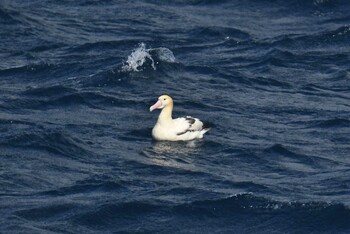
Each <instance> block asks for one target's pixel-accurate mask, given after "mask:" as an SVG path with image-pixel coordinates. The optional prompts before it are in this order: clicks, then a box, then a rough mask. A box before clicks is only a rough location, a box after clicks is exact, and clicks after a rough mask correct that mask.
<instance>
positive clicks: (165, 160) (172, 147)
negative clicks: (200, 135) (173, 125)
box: [143, 140, 202, 170]
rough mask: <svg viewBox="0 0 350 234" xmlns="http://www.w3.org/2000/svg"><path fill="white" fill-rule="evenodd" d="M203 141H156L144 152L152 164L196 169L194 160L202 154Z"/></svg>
mask: <svg viewBox="0 0 350 234" xmlns="http://www.w3.org/2000/svg"><path fill="white" fill-rule="evenodd" d="M201 145H202V142H201V141H197V140H196V141H188V142H168V141H160V142H155V143H154V144H153V145H152V147H150V148H148V149H146V150H144V151H143V154H144V155H145V156H146V157H147V158H148V160H150V162H151V163H152V164H155V165H158V166H167V167H175V168H182V169H186V170H193V169H195V165H194V164H193V161H194V160H195V159H196V156H198V155H199V154H200V146H201Z"/></svg>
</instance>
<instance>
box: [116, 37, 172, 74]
mask: <svg viewBox="0 0 350 234" xmlns="http://www.w3.org/2000/svg"><path fill="white" fill-rule="evenodd" d="M146 61H149V62H150V66H151V67H152V69H153V70H156V69H157V67H156V64H158V61H164V62H175V57H174V54H173V52H172V51H171V50H169V49H168V48H165V47H160V48H151V49H146V45H145V43H140V44H139V46H138V47H137V48H136V49H134V50H133V51H132V53H131V54H130V55H129V56H128V60H127V61H126V62H125V64H124V65H123V66H122V68H121V70H122V71H123V72H130V71H135V72H138V71H140V70H142V69H141V68H142V66H143V65H144V64H145V62H146Z"/></svg>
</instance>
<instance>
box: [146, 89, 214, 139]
mask: <svg viewBox="0 0 350 234" xmlns="http://www.w3.org/2000/svg"><path fill="white" fill-rule="evenodd" d="M173 106H174V104H173V100H172V98H171V97H169V96H167V95H163V96H160V97H159V99H158V101H157V103H155V104H154V105H153V106H151V107H150V111H153V110H154V109H162V111H161V113H160V114H159V117H158V121H157V123H156V125H155V126H154V128H153V130H152V136H153V138H154V139H155V140H159V141H162V140H164V141H189V140H194V139H198V138H203V135H204V134H205V133H206V132H207V131H209V129H208V128H204V125H203V122H202V121H200V120H199V119H197V118H193V117H191V116H187V117H182V118H177V119H173V118H172V111H173Z"/></svg>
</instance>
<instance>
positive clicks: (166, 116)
mask: <svg viewBox="0 0 350 234" xmlns="http://www.w3.org/2000/svg"><path fill="white" fill-rule="evenodd" d="M172 113H173V105H172V104H170V105H167V106H166V107H164V108H163V109H162V111H161V112H160V115H159V118H158V122H159V123H166V122H170V121H171V120H172V119H173V117H172Z"/></svg>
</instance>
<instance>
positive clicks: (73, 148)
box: [0, 126, 92, 159]
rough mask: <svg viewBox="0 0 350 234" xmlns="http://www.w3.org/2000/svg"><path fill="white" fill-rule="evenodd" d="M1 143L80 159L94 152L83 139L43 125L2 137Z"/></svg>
mask: <svg viewBox="0 0 350 234" xmlns="http://www.w3.org/2000/svg"><path fill="white" fill-rule="evenodd" d="M34 129H35V130H34ZM0 145H2V146H5V147H12V148H22V149H32V150H39V151H46V152H48V153H50V154H54V155H63V156H67V157H68V158H78V159H79V158H81V159H84V158H88V157H89V156H91V154H92V153H91V152H90V151H89V150H88V149H87V148H86V144H85V143H84V142H83V141H82V140H80V139H77V138H73V137H71V136H70V135H68V134H64V133H61V132H57V131H48V130H45V129H43V128H42V127H41V126H36V127H35V128H32V127H28V128H27V129H26V130H22V131H21V132H20V133H17V134H13V135H11V136H8V137H7V138H6V139H1V142H0Z"/></svg>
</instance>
